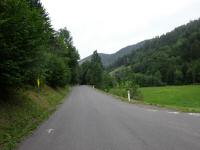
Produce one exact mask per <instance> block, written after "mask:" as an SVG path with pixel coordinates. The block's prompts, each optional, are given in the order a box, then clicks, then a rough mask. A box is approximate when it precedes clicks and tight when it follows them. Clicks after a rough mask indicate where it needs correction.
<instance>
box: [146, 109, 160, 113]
mask: <svg viewBox="0 0 200 150" xmlns="http://www.w3.org/2000/svg"><path fill="white" fill-rule="evenodd" d="M147 111H151V112H156V111H158V110H156V109H147Z"/></svg>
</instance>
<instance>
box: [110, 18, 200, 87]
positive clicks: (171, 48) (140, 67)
mask: <svg viewBox="0 0 200 150" xmlns="http://www.w3.org/2000/svg"><path fill="white" fill-rule="evenodd" d="M199 64H200V19H199V20H195V21H192V22H190V23H188V24H186V25H183V26H180V27H178V28H176V29H175V30H173V31H172V32H169V33H167V34H165V35H162V36H160V37H155V38H153V39H151V40H146V41H145V42H144V44H143V45H142V46H141V47H140V48H138V49H137V50H134V51H133V52H132V54H129V55H126V56H124V57H122V58H120V59H118V60H117V61H116V62H115V63H113V64H112V65H111V66H110V67H109V68H107V69H108V70H111V71H112V70H117V68H119V67H121V66H125V68H126V69H123V70H118V71H116V72H115V74H114V77H116V78H117V79H119V80H120V82H121V81H122V80H123V81H127V80H130V79H132V80H135V82H136V83H137V84H139V85H141V86H158V85H166V84H167V85H174V84H178V85H180V84H191V83H199V82H200V80H199V78H200V76H199V75H200V69H199Z"/></svg>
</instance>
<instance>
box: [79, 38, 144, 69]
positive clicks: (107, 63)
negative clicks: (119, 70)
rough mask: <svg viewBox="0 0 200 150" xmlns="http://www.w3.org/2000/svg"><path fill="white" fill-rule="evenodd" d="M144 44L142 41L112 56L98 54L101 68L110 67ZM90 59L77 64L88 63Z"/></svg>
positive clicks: (87, 58) (89, 57)
mask: <svg viewBox="0 0 200 150" xmlns="http://www.w3.org/2000/svg"><path fill="white" fill-rule="evenodd" d="M144 43H145V41H142V42H140V43H137V44H134V45H130V46H127V47H124V48H122V49H120V50H119V51H117V52H116V53H113V54H104V53H99V56H100V57H101V61H102V63H103V66H104V67H108V66H110V65H112V64H113V63H114V62H115V61H117V60H118V59H120V58H122V57H123V56H125V55H128V54H131V53H132V52H133V51H134V50H136V49H138V48H141V47H142V46H143V44H144ZM90 59H91V55H90V56H88V57H86V58H84V59H82V60H81V61H79V64H82V63H83V62H85V61H87V60H89V61H90Z"/></svg>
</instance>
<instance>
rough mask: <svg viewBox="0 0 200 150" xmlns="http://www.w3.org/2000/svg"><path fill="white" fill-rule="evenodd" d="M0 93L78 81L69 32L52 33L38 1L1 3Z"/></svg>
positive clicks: (46, 15)
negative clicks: (40, 84) (27, 87)
mask: <svg viewBox="0 0 200 150" xmlns="http://www.w3.org/2000/svg"><path fill="white" fill-rule="evenodd" d="M0 8H1V9H0V91H1V95H2V94H3V93H5V91H8V90H10V89H14V90H15V89H18V88H22V87H26V86H29V85H30V86H36V84H37V80H40V82H41V83H43V84H47V85H50V86H52V87H62V86H65V85H67V84H76V83H77V82H78V59H79V54H78V52H77V50H76V48H75V47H74V46H73V40H72V37H71V35H70V32H69V31H68V30H67V29H66V28H63V29H60V30H59V31H55V30H54V29H53V28H52V26H51V22H50V19H49V17H48V14H47V12H46V11H45V9H44V7H43V6H42V4H41V2H40V1H39V0H1V1H0Z"/></svg>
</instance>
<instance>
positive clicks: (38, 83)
mask: <svg viewBox="0 0 200 150" xmlns="http://www.w3.org/2000/svg"><path fill="white" fill-rule="evenodd" d="M37 86H38V88H39V87H40V79H39V78H38V79H37Z"/></svg>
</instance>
